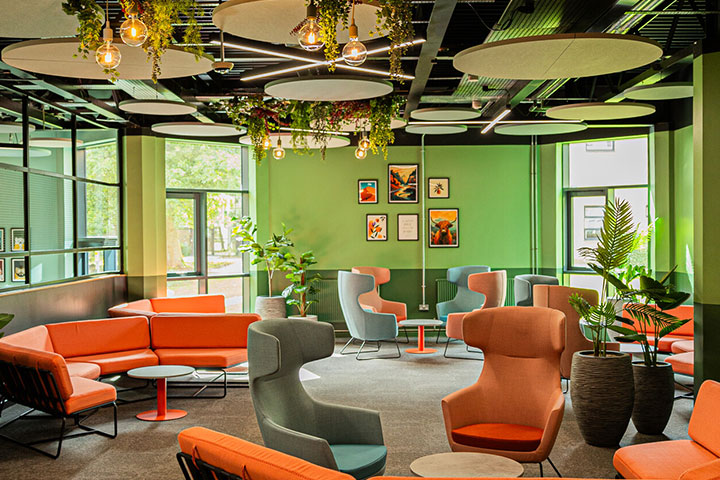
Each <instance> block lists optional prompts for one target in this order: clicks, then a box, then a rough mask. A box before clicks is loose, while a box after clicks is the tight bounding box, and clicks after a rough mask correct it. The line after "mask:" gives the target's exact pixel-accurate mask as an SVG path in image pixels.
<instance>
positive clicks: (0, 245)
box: [0, 228, 5, 252]
mask: <svg viewBox="0 0 720 480" xmlns="http://www.w3.org/2000/svg"><path fill="white" fill-rule="evenodd" d="M4 251H5V229H4V228H0V252H4Z"/></svg>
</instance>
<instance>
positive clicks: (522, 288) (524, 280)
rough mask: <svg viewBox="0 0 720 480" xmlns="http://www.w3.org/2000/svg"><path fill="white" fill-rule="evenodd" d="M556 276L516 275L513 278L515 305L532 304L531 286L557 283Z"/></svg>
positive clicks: (530, 305)
mask: <svg viewBox="0 0 720 480" xmlns="http://www.w3.org/2000/svg"><path fill="white" fill-rule="evenodd" d="M559 283H560V282H558V279H557V277H551V276H549V275H531V274H527V275H517V276H515V278H514V285H513V290H514V292H515V306H517V307H532V306H533V286H535V285H558V284H559Z"/></svg>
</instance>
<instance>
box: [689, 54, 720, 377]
mask: <svg viewBox="0 0 720 480" xmlns="http://www.w3.org/2000/svg"><path fill="white" fill-rule="evenodd" d="M693 79H694V92H693V144H694V148H693V167H694V171H693V190H694V202H693V211H694V215H693V217H694V226H693V230H694V255H695V262H694V264H695V265H694V268H695V271H694V287H695V288H694V290H695V385H696V387H699V385H700V384H701V383H702V382H703V381H704V380H707V379H714V380H720V221H718V212H720V207H719V205H720V188H718V185H720V135H718V132H717V127H718V122H719V121H720V115H719V114H718V112H720V89H718V83H719V82H720V52H717V51H715V52H708V53H702V54H700V55H698V56H696V58H695V60H694V62H693Z"/></svg>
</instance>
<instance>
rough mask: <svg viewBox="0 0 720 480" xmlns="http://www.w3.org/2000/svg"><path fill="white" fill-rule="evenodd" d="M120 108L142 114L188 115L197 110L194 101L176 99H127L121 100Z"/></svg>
mask: <svg viewBox="0 0 720 480" xmlns="http://www.w3.org/2000/svg"><path fill="white" fill-rule="evenodd" d="M119 108H120V110H122V111H123V112H128V113H139V114H141V115H188V114H191V113H195V112H197V107H196V106H195V105H193V104H192V103H187V102H179V101H175V100H163V99H160V98H158V99H153V100H125V101H122V102H120V105H119Z"/></svg>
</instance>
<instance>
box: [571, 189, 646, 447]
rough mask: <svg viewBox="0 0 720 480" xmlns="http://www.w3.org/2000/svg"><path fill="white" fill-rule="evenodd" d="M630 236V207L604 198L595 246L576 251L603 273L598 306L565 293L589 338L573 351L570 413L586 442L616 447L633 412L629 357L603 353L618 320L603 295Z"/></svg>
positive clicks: (623, 259) (622, 260) (628, 247)
mask: <svg viewBox="0 0 720 480" xmlns="http://www.w3.org/2000/svg"><path fill="white" fill-rule="evenodd" d="M635 236H636V227H635V225H634V224H633V218H632V210H631V208H630V205H629V204H628V203H627V202H626V201H624V200H620V199H616V200H615V201H614V202H610V201H608V202H607V204H606V205H605V214H604V217H603V225H602V229H601V230H600V237H599V240H598V243H597V245H596V246H595V247H592V248H589V247H585V248H581V249H580V250H579V251H578V253H579V254H580V255H581V256H582V257H583V258H585V259H586V260H587V262H588V266H589V267H590V268H591V269H592V270H594V271H595V272H596V273H597V274H598V275H600V276H601V277H602V289H601V291H600V301H599V302H598V304H597V305H590V304H589V303H588V302H587V301H586V300H585V299H584V298H582V297H581V296H579V295H577V294H576V295H573V296H571V297H570V304H571V305H572V306H573V308H574V309H575V310H576V311H577V312H578V314H579V315H580V317H581V321H582V323H583V324H584V327H585V328H584V330H585V331H586V332H587V333H586V336H588V338H589V339H590V340H591V341H592V342H593V350H592V351H581V352H576V353H575V354H574V355H573V361H572V370H571V382H570V397H571V398H572V404H573V411H574V412H575V417H576V418H577V422H578V426H579V427H580V433H581V434H582V436H583V438H584V439H585V441H586V442H587V443H589V444H590V445H596V446H601V447H612V446H616V445H618V443H619V442H620V439H621V438H622V436H623V434H624V433H625V430H627V426H628V423H629V422H630V416H631V414H632V410H633V398H634V383H633V370H632V359H631V357H630V355H628V354H624V353H618V352H613V351H608V349H607V344H608V341H609V340H610V337H609V335H608V330H609V329H610V327H611V326H613V324H614V323H615V322H616V321H617V320H616V318H617V317H616V313H615V305H614V302H613V300H611V299H609V298H608V285H609V284H610V283H611V282H612V281H613V280H612V279H613V278H615V277H614V276H613V275H612V273H610V272H612V271H613V270H615V269H617V268H620V267H622V266H623V265H625V263H627V258H628V256H629V255H630V253H631V252H632V249H633V245H634V239H635ZM620 321H623V322H625V323H630V321H629V320H624V319H621V320H620Z"/></svg>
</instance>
